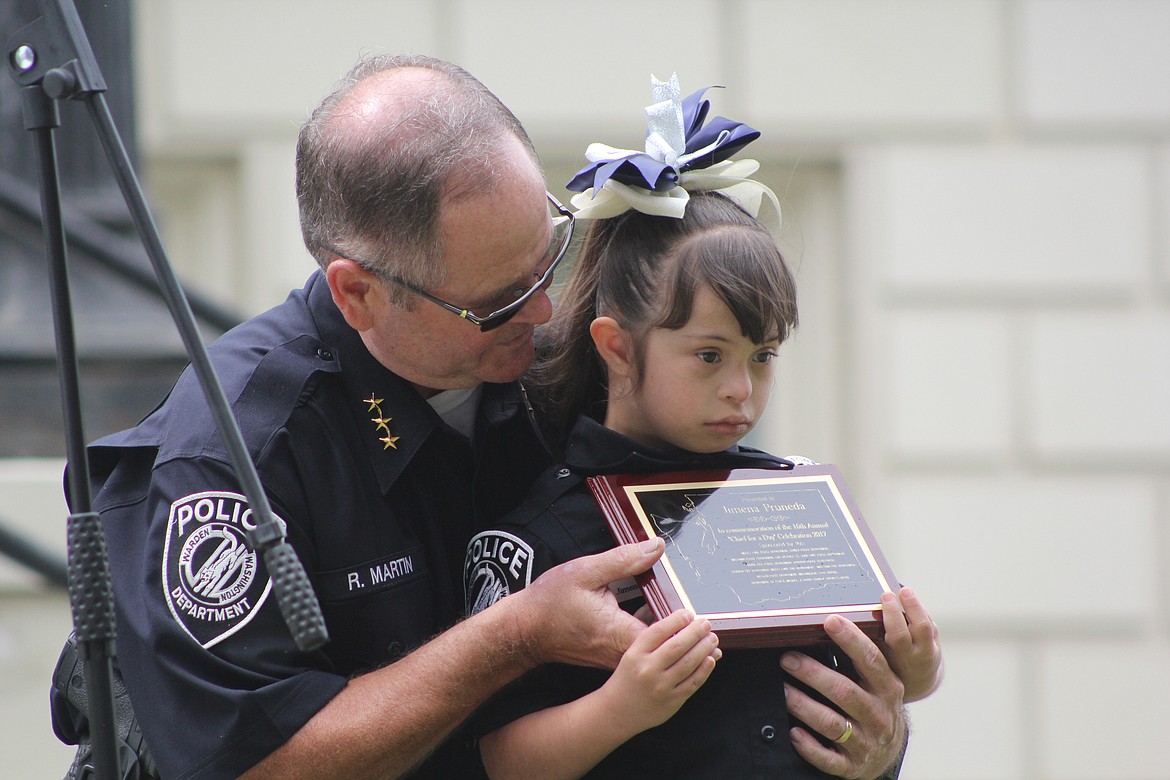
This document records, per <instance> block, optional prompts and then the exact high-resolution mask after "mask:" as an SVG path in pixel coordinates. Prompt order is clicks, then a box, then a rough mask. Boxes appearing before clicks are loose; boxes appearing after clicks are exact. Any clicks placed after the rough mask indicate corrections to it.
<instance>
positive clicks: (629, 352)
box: [589, 317, 634, 385]
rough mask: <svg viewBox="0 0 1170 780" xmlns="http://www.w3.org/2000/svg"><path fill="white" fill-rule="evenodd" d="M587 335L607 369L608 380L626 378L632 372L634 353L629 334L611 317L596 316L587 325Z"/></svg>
mask: <svg viewBox="0 0 1170 780" xmlns="http://www.w3.org/2000/svg"><path fill="white" fill-rule="evenodd" d="M589 335H590V336H592V337H593V345H594V346H595V347H597V354H599V355H601V359H602V360H604V361H605V365H606V367H607V368H608V369H609V381H610V384H611V385H612V384H613V383H614V380H616V379H628V378H629V377H630V376H631V375H632V373H633V360H634V353H633V349H632V347H631V344H630V335H629V334H628V333H626V331H625V330H623V329H622V326H621V325H619V324H618V322H617V320H615V319H614V318H613V317H598V318H597V319H595V320H594V321H593V322H592V323H590V325H589Z"/></svg>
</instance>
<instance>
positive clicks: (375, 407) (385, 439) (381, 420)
mask: <svg viewBox="0 0 1170 780" xmlns="http://www.w3.org/2000/svg"><path fill="white" fill-rule="evenodd" d="M362 403H364V404H369V408H367V409H366V411H367V412H377V414H378V416H377V417H371V418H370V422H372V423H373V424H374V432H375V433H380V432H382V431H385V432H386V435H385V436H379V437H378V441H380V442H382V449H383V450H388V449H398V439H399V437H398V436H395V435H394V434H393V433H391V432H390V421H391V420H393V419H394V418H393V417H387V416H386V415H385V414H384V413H383V412H382V399H381V398H379V397H378V396H377V394H375V393H370V397H369V398H363V399H362Z"/></svg>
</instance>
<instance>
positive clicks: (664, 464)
mask: <svg viewBox="0 0 1170 780" xmlns="http://www.w3.org/2000/svg"><path fill="white" fill-rule="evenodd" d="M801 460H803V461H804V462H811V461H807V460H805V459H801ZM789 465H791V463H790V462H788V461H785V460H783V459H780V458H776V457H773V456H771V455H768V454H766V453H763V452H759V451H758V450H753V449H750V448H747V447H733V448H732V449H730V450H727V451H726V452H720V453H714V454H707V455H701V454H695V453H690V452H686V451H683V450H677V449H676V450H671V451H669V452H667V451H661V450H651V449H649V448H647V447H645V446H644V445H642V444H639V443H637V442H635V441H633V440H631V439H628V438H626V437H625V436H622V435H621V434H618V433H615V432H614V431H610V430H608V429H606V428H604V427H603V426H602V425H600V424H599V423H597V422H596V421H594V420H593V419H590V418H588V417H581V418H580V419H579V420H578V421H577V424H576V425H575V427H574V428H573V431H572V433H571V435H570V437H569V441H568V445H567V448H566V453H565V463H564V464H562V465H559V466H554V467H552V468H550V469H548V470H547V471H546V472H545V473H544V474H543V475H542V476H541V477H540V479H539V480H538V481H537V484H536V485H535V486H534V488H533V492H532V494H531V495H530V496H529V498H528V499H527V500H525V502H524V503H523V504H522V505H521V506H520V507H519V508H517V509H516V511H515V512H513V513H511V514H509V515H508V516H507V517H506V518H505V519H504V521H503V522H502V523H501V524H500V525H499V526H498V527H497V528H495V529H492V530H490V531H486V532H482V533H480V534H479V535H477V536H476V537H475V538H474V539H473V540H472V543H471V545H469V547H468V554H467V560H466V562H465V564H464V585H465V588H466V590H467V598H468V603H469V605H470V606H471V608H472V610H476V609H482V608H484V607H486V606H487V605H488V604H490V603H492V602H494V601H495V600H497V599H498V598H502V597H503V596H504V595H507V593H510V592H513V591H515V590H517V589H519V588H522V587H524V585H525V584H527V583H528V582H531V580H532V579H534V578H536V577H537V576H539V574H540V573H541V572H543V571H546V570H547V569H549V568H551V567H552V566H555V565H557V564H559V563H562V562H564V561H566V560H570V559H572V558H577V557H580V556H582V555H590V554H593V553H597V552H600V551H602V550H606V549H609V548H611V547H613V546H614V540H613V537H612V535H611V533H610V531H609V528H608V526H607V524H606V522H605V520H604V519H603V517H602V515H601V512H600V510H599V509H598V508H597V504H596V502H595V501H594V499H593V496H592V494H591V493H590V491H589V488H588V486H587V485H586V484H585V477H587V476H591V475H595V474H616V473H647V472H659V471H679V470H686V469H724V468H733V467H735V468H782V467H785V466H789ZM518 559H519V560H522V561H524V565H523V566H517V565H516V564H515V561H516V560H518ZM615 591H616V593H617V594H618V598H619V601H622V606H623V607H624V608H626V609H627V611H630V612H633V611H635V610H636V609H637V608H638V607H640V606H641V605H642V604H643V603H644V601H643V599H642V596H641V591H640V589H639V588H638V587H637V585H636V584H635V583H634V582H633V580H632V579H631V580H629V581H628V583H625V584H624V586H618V587H616V588H615ZM834 649H835V647H834V646H832V645H820V646H815V647H806V648H800V650H801V652H804V653H807V654H809V655H811V656H813V657H814V658H817V659H818V660H820V661H821V662H822V663H825V664H827V665H829V666H831V667H832V666H836V667H837V668H839V669H842V671H846V670H845V668H844V666H843V665H842V664H840V663H839V662H838V660H837V656H838V655H840V656H841V657H842V660H847V659H844V654H843V653H835V652H834ZM780 655H781V651H780V650H775V649H761V650H742V649H729V650H726V651H725V652H724V655H723V658H722V659H721V660H720V661H719V663H718V664H716V666H715V671H714V672H713V673H712V675H711V677H710V679H709V680H708V681H707V682H706V683H705V684H704V685H703V686H702V687H701V688H700V689H699V690H698V692H697V693H695V695H694V696H692V697H691V698H690V699H688V700H687V701H686V703H685V704H683V706H682V708H681V709H680V710H679V711H678V712H677V713H676V714H675V715H674V716H673V717H672V718H671V719H670V720H668V721H667V722H666V723H664V724H662V725H660V726H658V727H655V728H652V729H649V730H647V731H644V732H642V733H640V734H637V735H635V736H634V737H633V738H631V739H630V740H629V741H628V742H626V743H625V744H624V745H622V746H620V747H619V748H617V749H616V750H615V751H614V752H612V753H610V754H609V756H607V757H606V758H605V759H604V760H602V761H601V763H599V764H598V765H597V766H596V767H594V769H593V770H592V771H591V772H590V773H588V774H587V775H586V777H590V778H626V777H628V778H638V779H639V780H646V779H647V778H670V779H671V780H683V779H685V778H696V780H698V779H699V778H703V779H704V780H706V779H707V778H712V777H734V778H769V779H770V780H777V779H778V778H784V780H795V779H796V778H827V777H829V775H825V774H823V773H821V772H819V771H818V770H816V769H815V768H813V767H812V766H811V765H809V764H808V763H806V762H805V761H804V760H803V759H801V758H800V757H799V756H798V755H797V754H796V752H795V750H794V749H793V747H792V743H791V740H790V738H789V736H788V732H789V728H790V727H791V726H792V725H794V722H793V721H791V720H790V716H789V715H788V712H787V710H786V708H785V701H784V683H785V682H788V683H789V684H797V683H796V681H795V680H793V678H791V677H789V676H788V675H787V674H786V673H784V671H783V670H782V669H781V668H780ZM609 674H610V672H608V671H604V670H596V669H586V668H582V667H573V666H567V665H549V666H544V667H540V668H538V669H536V670H534V671H533V672H531V673H529V674H528V675H526V676H525V677H524V678H521V680H519V681H518V682H517V683H515V684H514V685H512V686H510V687H509V688H505V689H504V690H503V691H501V692H500V694H499V695H497V696H496V697H495V698H494V699H493V700H492V701H491V702H489V703H488V704H487V705H486V706H485V707H484V708H482V709H481V711H480V713H478V715H477V717H476V723H475V730H476V733H477V734H479V735H483V734H488V733H490V732H492V731H494V730H496V729H498V728H499V727H501V726H503V725H505V724H507V723H510V722H512V721H514V720H517V719H518V718H521V717H523V716H524V715H527V714H529V713H532V712H535V711H537V710H541V709H547V708H549V707H553V706H556V705H558V704H562V703H565V702H568V701H573V700H575V699H578V698H580V697H581V696H583V695H585V694H586V693H588V692H590V691H593V690H595V689H597V688H599V687H600V686H601V685H602V684H603V683H604V682H605V681H606V679H608V677H609ZM894 776H896V773H895V775H894Z"/></svg>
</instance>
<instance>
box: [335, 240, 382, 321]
mask: <svg viewBox="0 0 1170 780" xmlns="http://www.w3.org/2000/svg"><path fill="white" fill-rule="evenodd" d="M325 279H326V280H327V281H328V282H329V292H331V293H332V294H333V302H334V303H335V304H337V308H338V309H340V310H341V315H342V316H343V317H345V321H346V322H347V323H349V326H350V327H351V328H353V329H354V330H356V331H358V332H359V333H361V332H363V331H367V330H369V329H370V328H372V327H373V326H374V322H375V320H376V317H375V313H376V311H377V309H379V308H381V307H383V306H386V305H388V303H389V302H388V301H387V300H386V296H385V295H383V293H382V289H381V286H380V284H379V282H378V277H376V276H375V275H374V274H372V273H370V272H369V271H367V270H366V269H365V268H362V267H361V266H360V265H358V264H357V263H355V262H354V261H352V260H346V259H344V258H338V259H336V260H334V261H333V262H332V263H330V264H329V267H328V268H326V269H325Z"/></svg>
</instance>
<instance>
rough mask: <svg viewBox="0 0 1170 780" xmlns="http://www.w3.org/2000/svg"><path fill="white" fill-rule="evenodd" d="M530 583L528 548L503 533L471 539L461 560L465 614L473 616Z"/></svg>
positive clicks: (487, 534)
mask: <svg viewBox="0 0 1170 780" xmlns="http://www.w3.org/2000/svg"><path fill="white" fill-rule="evenodd" d="M531 583H532V548H531V547H529V546H528V543H527V542H525V541H524V540H523V539H521V538H519V537H517V536H513V535H512V534H510V533H508V532H507V531H484V532H483V533H480V534H476V535H475V536H473V537H471V541H470V542H469V543H468V545H467V557H466V558H465V559H464V561H463V592H464V593H465V594H466V596H467V604H466V606H467V614H469V615H474V614H475V613H476V612H481V611H483V610H485V609H487V608H488V607H490V606H491V605H492V604H495V603H496V602H497V601H499V600H500V599H502V598H503V597H504V596H507V595H508V594H509V593H515V592H516V591H518V590H523V589H524V588H526V587H528V586H529V585H530V584H531Z"/></svg>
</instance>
